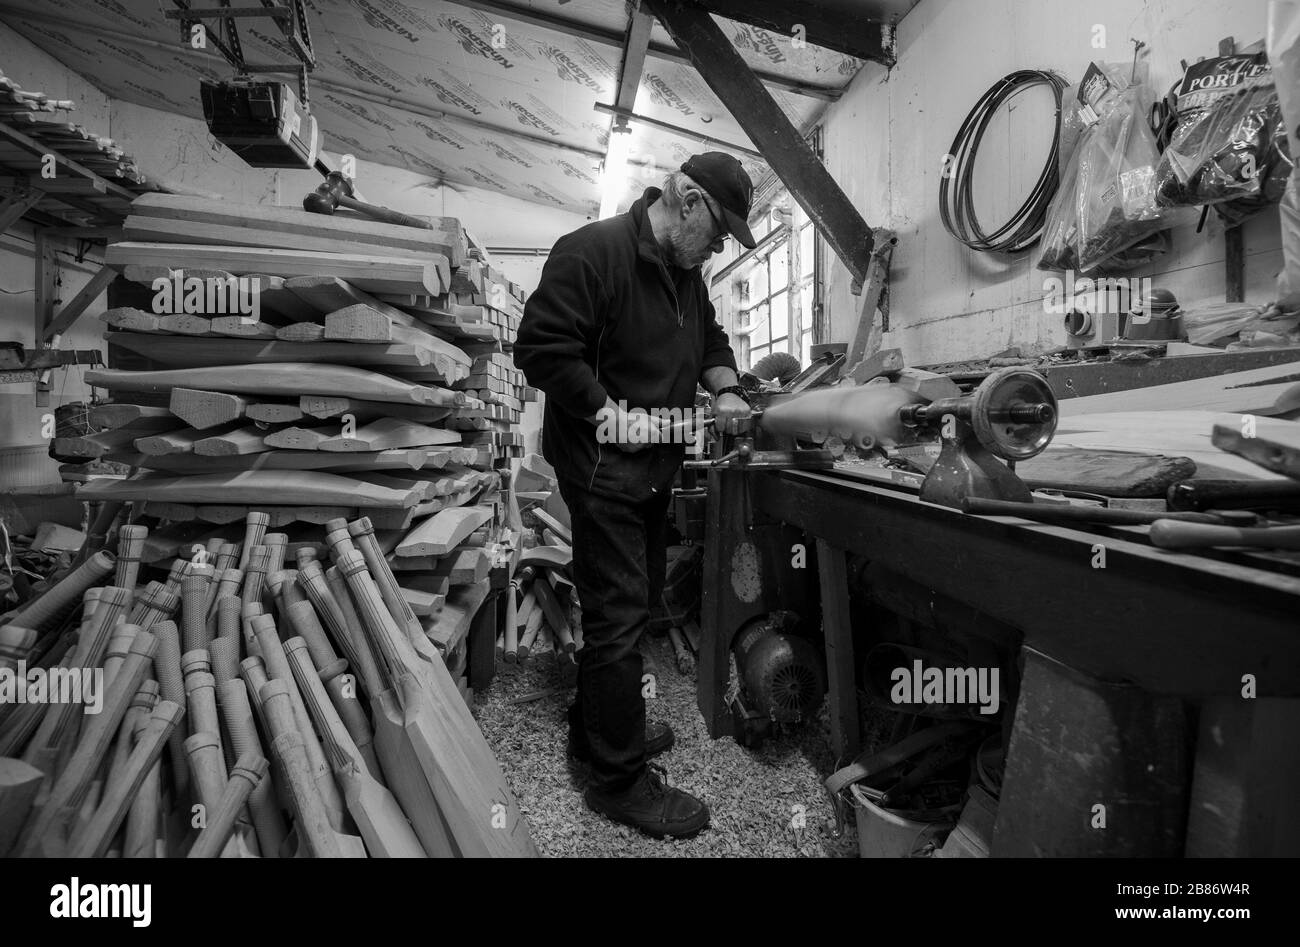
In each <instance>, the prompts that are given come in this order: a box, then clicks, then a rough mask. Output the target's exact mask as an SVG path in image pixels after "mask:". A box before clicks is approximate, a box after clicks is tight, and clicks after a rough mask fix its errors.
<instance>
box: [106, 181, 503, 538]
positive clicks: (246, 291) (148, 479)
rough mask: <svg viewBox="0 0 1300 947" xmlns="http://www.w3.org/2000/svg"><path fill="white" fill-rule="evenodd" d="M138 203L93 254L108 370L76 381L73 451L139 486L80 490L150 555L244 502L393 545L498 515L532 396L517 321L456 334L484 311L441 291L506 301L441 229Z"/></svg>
mask: <svg viewBox="0 0 1300 947" xmlns="http://www.w3.org/2000/svg"><path fill="white" fill-rule="evenodd" d="M132 210H133V213H132V215H131V217H130V218H129V220H128V222H127V225H126V228H125V229H126V236H127V238H128V239H127V240H126V241H124V242H120V243H116V244H113V245H111V246H110V247H109V248H108V250H107V259H108V262H109V264H110V265H112V266H114V267H117V268H119V269H120V270H121V271H122V277H121V278H119V279H118V280H116V281H115V282H114V283H113V284H112V285H110V287H109V308H108V310H107V312H105V313H104V315H103V317H102V318H103V320H104V321H105V322H106V323H107V326H108V332H107V336H106V337H107V341H108V349H109V363H110V365H111V366H112V367H111V368H109V369H105V370H96V371H91V372H88V373H87V375H86V380H87V382H88V383H89V384H91V385H92V386H94V387H95V388H97V389H104V390H106V391H107V392H108V393H109V399H110V400H109V401H108V402H107V403H104V404H96V405H95V406H94V407H93V408H92V410H91V412H90V421H91V423H92V425H93V426H95V427H96V428H97V429H98V430H97V433H94V434H90V435H87V436H85V437H84V438H83V440H85V441H86V442H87V443H86V444H84V445H81V446H82V448H83V449H82V451H81V452H80V453H81V455H86V454H95V453H96V452H98V453H97V456H98V457H99V458H102V459H104V460H111V461H116V462H119V463H122V464H126V465H128V466H129V467H131V468H136V469H137V471H138V473H136V474H135V475H134V476H132V477H130V478H128V479H125V480H118V481H111V480H107V479H105V480H98V481H96V482H93V483H90V484H88V485H86V486H85V487H84V488H83V489H82V491H81V496H82V498H83V499H85V500H88V501H94V502H101V501H102V502H109V503H118V502H127V501H129V502H131V503H133V504H137V506H138V508H137V510H136V514H137V516H144V517H147V518H149V520H150V522H149V525H150V526H151V531H150V540H151V542H150V548H149V552H150V553H151V555H153V556H154V559H153V560H152V561H157V560H159V559H166V558H168V557H170V556H174V555H177V554H178V550H180V549H188V548H189V547H190V546H191V545H192V544H194V543H200V544H203V545H206V544H207V543H208V542H209V541H210V540H213V539H214V538H221V539H224V540H230V539H232V538H235V537H237V536H238V535H239V533H240V532H241V531H242V522H243V521H244V520H245V519H246V518H247V516H248V513H249V511H250V510H252V509H253V508H256V509H257V510H259V511H261V512H264V513H265V514H266V515H268V516H269V517H270V526H271V527H272V528H273V529H282V530H284V531H285V532H286V533H287V534H288V535H289V537H290V540H291V541H294V542H296V541H310V540H319V539H320V537H321V528H320V527H321V526H322V524H324V523H325V522H327V521H329V520H331V519H336V518H340V517H341V518H346V519H355V518H356V517H358V516H361V515H365V516H369V517H370V518H371V520H372V522H373V523H374V524H375V526H376V528H377V529H379V530H381V531H383V532H388V531H394V532H399V533H403V534H404V533H405V532H409V531H411V530H413V529H415V528H416V527H417V526H419V525H420V524H421V523H422V522H423V521H424V520H426V519H428V518H429V517H431V516H434V515H435V514H437V513H439V512H442V511H445V510H448V509H452V508H455V507H460V506H468V505H478V506H482V505H487V506H492V505H494V504H495V502H496V501H495V500H494V496H495V493H496V491H497V490H498V488H499V485H500V477H499V475H498V473H497V472H496V471H497V469H498V468H500V467H503V466H505V465H508V463H509V460H510V458H511V457H512V456H513V455H515V454H517V453H518V452H519V451H520V450H521V447H520V446H519V444H520V443H521V437H520V435H519V434H518V432H517V430H516V426H517V421H518V418H519V413H520V406H521V402H522V400H523V398H524V397H525V396H527V394H528V392H527V391H525V390H524V389H523V388H522V387H521V378H520V377H519V373H518V372H517V371H516V370H515V369H514V368H513V365H512V363H511V361H510V356H509V354H508V349H509V347H510V346H511V344H512V338H513V329H512V328H508V327H505V326H497V325H495V324H491V331H490V332H488V333H486V334H481V333H477V330H478V329H480V328H484V327H486V326H487V325H489V324H488V323H486V321H484V322H483V323H472V322H469V321H466V322H465V323H464V326H465V331H462V329H461V326H462V322H461V320H460V318H459V317H455V316H454V315H453V313H452V310H453V309H454V308H457V307H459V308H463V309H467V310H468V309H474V310H475V311H476V312H482V313H487V312H488V308H487V307H486V306H479V307H475V306H472V305H468V304H467V305H465V306H461V305H460V304H459V303H455V302H453V299H455V298H462V299H472V298H478V297H476V296H475V295H474V294H473V293H470V292H468V291H467V292H466V293H463V294H459V295H455V294H453V292H452V287H453V285H457V286H462V285H463V286H464V287H465V288H466V289H467V290H476V291H477V290H478V288H480V287H481V288H482V289H483V290H485V291H487V292H490V293H491V294H492V295H493V298H495V299H497V301H498V302H499V303H500V304H501V305H502V306H510V307H511V308H512V309H513V308H517V307H518V305H519V304H520V300H519V299H518V298H517V296H516V295H515V289H517V288H514V289H512V288H511V287H512V284H507V283H497V284H492V286H491V287H489V284H488V282H487V280H488V276H489V273H488V270H487V268H486V267H485V265H484V264H482V263H480V262H479V261H476V260H472V259H471V258H469V256H468V255H467V252H468V251H467V241H466V238H465V234H464V232H463V230H462V229H461V228H460V226H459V223H458V222H457V221H456V220H455V219H454V218H428V220H429V222H430V224H431V227H432V229H428V230H426V229H422V228H416V227H402V226H394V225H391V224H384V223H377V222H375V221H371V220H368V219H358V218H346V219H345V218H343V217H342V216H326V215H321V214H312V213H308V212H306V211H304V210H302V209H300V208H296V207H279V206H271V205H240V204H234V203H228V202H224V201H212V200H206V199H203V198H195V197H184V196H179V195H171V194H150V195H145V196H144V197H142V198H140V199H139V200H137V201H135V202H134V204H133V207H132ZM471 273H472V275H471ZM498 276H499V274H498ZM520 295H522V294H520ZM485 298H486V297H485ZM492 311H493V312H497V311H498V310H495V309H493V310H492ZM503 318H504V316H503ZM484 320H486V316H484ZM476 333H477V334H476ZM479 394H482V395H484V396H485V398H479V397H478V395H479Z"/></svg>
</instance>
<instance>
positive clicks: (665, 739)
mask: <svg viewBox="0 0 1300 947" xmlns="http://www.w3.org/2000/svg"><path fill="white" fill-rule="evenodd" d="M576 706H577V705H576V704H574V705H573V706H572V707H570V708H569V755H570V756H572V757H573V758H574V759H575V760H578V761H579V762H582V763H589V762H591V744H589V743H588V742H587V731H586V730H585V729H583V728H582V727H581V726H579V725H578V723H577V715H576V714H575V713H574V707H576ZM675 742H676V737H674V736H673V728H672V727H670V726H668V724H666V723H659V722H658V721H656V720H647V721H646V722H645V758H646V759H650V758H651V757H654V756H658V755H659V754H660V753H667V752H668V751H669V750H671V749H672V748H673V743H675Z"/></svg>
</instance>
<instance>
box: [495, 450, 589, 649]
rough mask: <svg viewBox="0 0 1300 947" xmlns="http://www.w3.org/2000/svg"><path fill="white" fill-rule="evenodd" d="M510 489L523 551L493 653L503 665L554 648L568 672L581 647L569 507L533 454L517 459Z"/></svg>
mask: <svg viewBox="0 0 1300 947" xmlns="http://www.w3.org/2000/svg"><path fill="white" fill-rule="evenodd" d="M513 487H514V490H513V492H512V494H511V501H512V502H513V503H515V504H516V507H517V509H518V510H519V511H520V517H521V518H520V535H519V537H518V541H517V542H518V545H519V547H520V549H521V550H522V553H521V555H520V556H519V557H518V559H517V560H516V562H515V569H514V572H513V575H512V576H511V580H510V590H509V592H508V594H507V595H506V616H505V620H504V622H503V624H502V627H501V630H500V632H499V634H498V635H497V641H496V656H497V658H498V660H500V661H503V662H504V663H505V664H507V665H511V664H526V663H528V661H529V660H530V659H531V658H533V657H536V656H539V655H540V654H541V653H544V652H554V654H555V656H556V657H557V658H558V659H559V660H560V662H561V669H562V670H565V671H572V669H573V666H574V665H575V663H576V657H575V652H577V651H579V650H581V648H582V608H581V602H580V601H579V599H578V591H577V588H576V587H575V586H574V584H573V575H572V564H573V534H572V532H571V531H570V527H569V513H568V509H567V508H566V507H565V505H564V501H563V499H562V498H561V497H560V493H559V488H558V483H557V481H556V478H555V470H554V468H552V467H551V465H550V464H548V463H547V462H546V461H545V460H543V459H542V458H541V457H540V456H538V455H536V454H528V455H526V456H525V457H524V458H523V459H522V460H521V461H520V463H519V466H518V469H517V470H516V471H515V475H514V483H513ZM512 538H513V537H512Z"/></svg>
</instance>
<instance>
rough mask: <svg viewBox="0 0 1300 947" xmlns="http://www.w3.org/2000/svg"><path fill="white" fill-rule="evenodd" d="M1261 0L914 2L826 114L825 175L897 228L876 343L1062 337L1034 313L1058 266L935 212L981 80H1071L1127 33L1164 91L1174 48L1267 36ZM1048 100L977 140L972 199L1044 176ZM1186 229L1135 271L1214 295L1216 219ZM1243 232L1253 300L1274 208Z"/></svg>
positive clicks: (847, 310)
mask: <svg viewBox="0 0 1300 947" xmlns="http://www.w3.org/2000/svg"><path fill="white" fill-rule="evenodd" d="M1266 8H1267V4H1266V3H1264V2H1263V0H1089V2H1087V3H1079V2H1077V0H921V2H920V4H919V5H918V6H917V7H916V8H915V9H913V11H912V12H911V13H910V14H909V15H908V16H907V17H906V18H905V19H904V20H903V22H902V24H901V25H900V27H899V31H898V42H899V49H900V53H899V57H898V63H897V65H896V66H895V67H894V68H893V69H892V70H888V71H887V70H885V69H884V67H882V66H877V65H874V64H869V65H868V66H866V67H865V68H864V69H863V70H862V71H861V72H860V73H859V74H858V76H857V77H856V78H855V79H854V81H853V83H852V85H851V86H850V88H849V90H848V91H847V92H846V94H845V95H844V97H843V98H842V99H841V100H840V101H838V102H836V103H834V104H833V105H832V106H831V108H830V109H829V110H828V112H827V116H826V119H825V126H824V127H825V151H826V164H827V166H828V168H829V169H830V171H831V174H832V175H833V176H834V177H835V179H836V180H837V181H838V182H839V183H840V186H841V187H843V188H844V190H845V192H846V193H847V194H848V196H849V197H850V199H851V200H852V201H853V203H854V204H855V206H857V208H858V209H859V210H860V211H861V213H862V215H863V217H864V218H865V219H866V221H867V223H868V224H870V225H871V226H875V227H881V226H885V227H892V228H893V229H895V230H896V231H897V233H898V246H897V248H896V250H895V252H894V257H893V270H892V279H891V284H890V293H891V330H892V331H890V332H889V333H888V334H887V335H886V337H885V345H886V346H887V347H898V348H901V349H902V350H903V355H904V357H905V358H906V360H907V362H908V363H909V364H934V363H941V362H948V361H957V360H961V359H966V358H980V357H987V356H989V355H992V354H994V353H996V352H998V351H1000V350H1002V349H1005V348H1007V347H1008V346H1010V345H1019V346H1021V347H1022V349H1025V350H1040V351H1041V350H1044V349H1048V348H1052V347H1054V346H1056V345H1060V344H1062V343H1063V342H1064V341H1065V334H1064V331H1063V329H1062V327H1061V324H1060V322H1061V319H1060V316H1057V315H1046V314H1045V313H1044V312H1043V306H1042V298H1043V296H1044V295H1045V293H1044V289H1043V279H1044V277H1045V276H1049V275H1051V274H1048V273H1045V272H1044V271H1041V270H1037V269H1035V268H1034V263H1035V262H1036V260H1037V255H1036V248H1031V250H1030V251H1029V252H1028V253H1024V254H1019V255H1016V256H1014V257H1004V256H1000V255H996V254H988V253H975V252H973V251H970V250H967V249H966V248H965V247H964V246H962V245H961V244H960V243H958V242H957V241H956V240H954V239H953V238H952V237H951V236H949V235H948V233H947V232H946V231H945V230H944V229H943V226H942V224H941V223H940V220H939V213H938V193H939V175H940V172H941V170H942V160H943V156H944V155H945V154H946V153H947V152H948V150H949V149H950V147H951V146H952V139H953V136H954V135H955V134H956V132H957V129H958V127H959V126H960V125H961V122H962V120H963V119H964V118H965V117H966V114H967V113H968V112H969V111H970V109H971V107H972V106H973V105H974V104H975V102H976V100H977V99H978V98H979V96H980V95H982V94H983V92H984V91H985V90H986V89H987V88H989V87H990V86H991V85H992V84H993V83H994V82H996V81H997V80H998V79H999V78H1001V77H1002V76H1004V75H1006V74H1007V73H1010V72H1012V71H1014V70H1016V69H1023V68H1040V69H1052V70H1055V71H1057V72H1058V73H1061V74H1063V75H1065V76H1066V77H1067V78H1068V79H1069V80H1070V81H1071V82H1077V81H1078V79H1079V78H1080V77H1081V76H1082V74H1083V70H1084V69H1085V67H1086V66H1087V64H1088V63H1089V62H1090V61H1091V60H1093V59H1098V58H1100V59H1105V60H1110V61H1125V62H1127V61H1130V60H1131V59H1132V53H1133V46H1132V43H1131V42H1130V37H1134V38H1137V39H1141V40H1144V41H1145V42H1146V43H1147V46H1148V47H1149V49H1150V55H1149V57H1148V64H1149V69H1150V76H1151V81H1152V84H1153V86H1154V87H1155V88H1156V89H1159V90H1161V92H1163V91H1164V90H1166V89H1168V88H1169V86H1170V85H1171V84H1172V83H1173V82H1174V81H1175V79H1177V78H1178V76H1179V75H1180V74H1181V68H1180V67H1179V65H1178V61H1179V60H1180V59H1187V60H1189V61H1195V60H1196V59H1197V58H1198V57H1200V56H1214V55H1217V50H1218V42H1219V40H1220V39H1221V38H1222V37H1224V36H1227V35H1232V36H1235V38H1236V40H1237V43H1238V44H1239V45H1241V46H1246V45H1249V44H1250V43H1253V42H1255V41H1256V40H1258V39H1261V38H1263V36H1264V31H1265V11H1266ZM1097 24H1102V25H1104V26H1105V28H1106V39H1107V48H1106V49H1104V50H1098V49H1094V48H1093V47H1092V45H1091V44H1092V38H1093V36H1094V29H1093V28H1094V26H1095V25H1097ZM1041 105H1042V100H1038V101H1033V100H1028V99H1027V100H1026V101H1025V102H1023V103H1021V108H1019V109H1018V111H1017V112H1016V113H1013V115H1012V117H1011V120H1010V123H1009V124H1006V125H1003V126H1001V127H1000V128H999V129H998V134H991V135H990V136H989V137H986V138H985V140H984V145H983V147H982V150H981V157H980V171H981V174H980V176H979V178H978V179H977V180H979V181H980V182H981V184H980V191H981V193H980V199H979V200H977V209H983V208H987V213H988V214H989V215H992V214H994V213H995V211H996V209H997V208H1001V209H1003V210H1005V209H1008V208H1009V207H1010V206H1014V205H1011V203H1010V201H1011V200H1012V199H1013V198H1019V197H1022V196H1023V193H1024V191H1023V190H1018V191H1017V189H1018V188H1022V187H1023V188H1027V182H1026V178H1027V176H1029V175H1033V176H1036V175H1037V171H1038V168H1039V167H1041V163H1042V161H1041V153H1042V152H1041V151H1040V149H1041V148H1042V147H1043V142H1045V140H1046V137H1045V136H1046V135H1047V131H1046V129H1047V127H1048V126H1047V125H1045V124H1043V121H1042V118H1043V117H1047V116H1046V114H1045V113H1044V112H1043V109H1042V108H1041ZM1029 179H1030V180H1032V178H1029ZM1022 182H1026V183H1022ZM1010 191H1017V193H1015V194H1011V193H1009V192H1010ZM982 202H983V203H982ZM1016 203H1019V200H1018V199H1017V200H1016ZM986 219H987V220H989V221H991V220H992V217H991V216H989V217H988V218H986ZM998 222H999V223H1000V221H998ZM1193 231H1194V227H1183V228H1179V229H1177V230H1176V231H1175V232H1174V249H1173V251H1172V252H1171V253H1169V254H1167V255H1166V256H1165V257H1164V258H1163V259H1162V260H1161V261H1160V262H1159V263H1157V264H1155V265H1153V266H1151V267H1149V268H1147V269H1143V270H1138V271H1136V272H1135V273H1134V274H1131V275H1136V276H1151V277H1152V278H1153V280H1154V282H1155V285H1157V286H1166V287H1168V288H1169V289H1171V290H1173V291H1174V293H1175V294H1176V295H1177V296H1178V298H1179V300H1180V301H1181V302H1183V304H1184V305H1187V304H1188V303H1191V302H1193V301H1196V300H1199V299H1207V298H1212V299H1213V300H1215V301H1222V300H1223V292H1224V270H1223V258H1224V249H1223V234H1222V228H1221V227H1220V225H1219V224H1218V221H1217V219H1216V218H1215V216H1214V214H1211V215H1210V218H1209V220H1208V221H1207V224H1206V228H1205V232H1204V233H1202V234H1199V235H1198V234H1195V233H1194V232H1193ZM1245 246H1246V254H1247V257H1246V298H1247V300H1248V301H1251V302H1256V303H1264V302H1267V301H1269V300H1271V299H1272V298H1273V280H1274V279H1275V278H1276V275H1277V273H1278V271H1279V269H1280V268H1281V250H1280V235H1279V232H1278V218H1277V213H1276V210H1272V211H1268V212H1266V213H1264V214H1263V215H1261V216H1260V217H1259V218H1257V219H1255V220H1254V221H1252V222H1250V223H1249V224H1248V225H1247V226H1246V228H1245ZM849 282H850V278H849V275H848V272H847V270H845V268H844V267H843V265H842V264H840V263H839V261H838V260H835V262H834V264H833V265H832V267H831V272H830V273H829V274H828V281H827V306H828V311H829V315H830V318H831V326H832V339H833V340H835V341H845V340H847V339H849V338H850V336H851V335H852V332H853V328H854V327H855V326H856V322H857V297H854V296H851V295H850V292H849Z"/></svg>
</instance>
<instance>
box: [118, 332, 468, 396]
mask: <svg viewBox="0 0 1300 947" xmlns="http://www.w3.org/2000/svg"><path fill="white" fill-rule="evenodd" d="M107 341H108V342H109V344H110V345H113V346H117V347H119V348H121V349H124V350H126V351H128V352H132V353H134V354H136V355H139V356H142V357H143V358H147V359H149V360H150V361H153V362H156V363H158V364H160V365H163V366H166V367H167V368H173V369H174V368H212V367H216V366H224V365H262V364H268V363H270V364H284V363H304V362H308V363H315V364H319V363H327V364H333V365H335V366H358V367H360V366H366V367H374V368H378V369H382V370H383V371H386V372H389V373H391V374H400V375H403V376H405V377H407V378H411V379H414V380H432V381H437V382H439V383H444V384H448V385H450V384H452V383H454V382H457V381H459V380H460V379H461V378H463V377H464V375H465V372H466V370H467V369H466V366H465V365H463V364H460V363H459V362H458V361H457V360H456V359H455V358H453V357H452V356H450V355H448V354H447V353H446V352H444V351H442V350H439V349H435V348H434V347H433V346H429V345H420V346H417V345H404V344H402V345H399V344H377V345H351V344H349V343H347V342H280V341H278V340H277V341H261V340H256V339H229V338H216V339H194V338H188V337H185V336H174V335H146V334H142V333H135V332H114V333H112V334H111V335H110V336H109V337H108V340H107ZM223 387H226V388H228V387H229V386H223Z"/></svg>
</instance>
